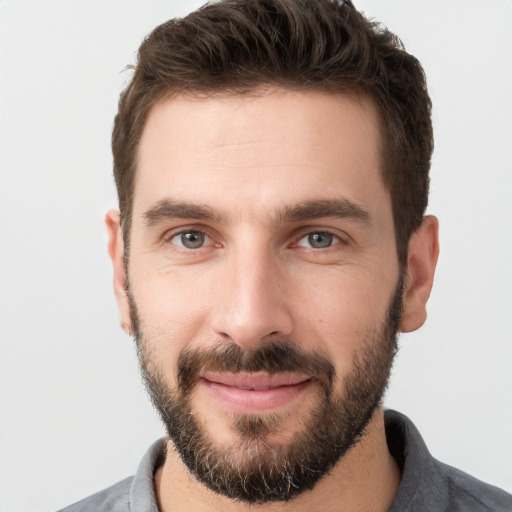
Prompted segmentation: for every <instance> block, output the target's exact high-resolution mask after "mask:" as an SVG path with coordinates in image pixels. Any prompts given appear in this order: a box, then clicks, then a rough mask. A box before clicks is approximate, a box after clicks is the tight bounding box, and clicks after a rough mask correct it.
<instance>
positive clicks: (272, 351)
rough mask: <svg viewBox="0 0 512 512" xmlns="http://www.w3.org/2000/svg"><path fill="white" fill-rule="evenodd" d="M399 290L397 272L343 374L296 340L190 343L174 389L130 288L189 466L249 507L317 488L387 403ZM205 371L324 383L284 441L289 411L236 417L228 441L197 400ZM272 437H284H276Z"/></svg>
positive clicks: (154, 389) (152, 374)
mask: <svg viewBox="0 0 512 512" xmlns="http://www.w3.org/2000/svg"><path fill="white" fill-rule="evenodd" d="M402 290H403V280H402V279H400V280H399V282H398V284H397V287H396V289H395V291H394V295H393V298H392V300H391V302H390V304H389V307H388V311H387V314H386V317H385V319H384V321H383V322H382V324H381V326H380V328H377V329H373V330H369V332H368V333H367V335H366V337H365V339H364V340H363V342H362V343H361V345H360V347H359V348H358V349H357V350H356V352H355V354H354V359H353V362H352V367H351V370H350V372H349V373H348V374H346V375H345V376H344V377H343V378H342V379H340V378H339V377H338V376H337V374H336V369H335V366H334V364H333V363H332V362H331V361H330V360H329V358H328V357H326V355H325V354H323V353H322V352H320V351H311V352H306V351H304V350H303V349H301V348H300V347H299V346H298V345H297V344H296V343H294V342H292V341H290V340H273V341H268V342H264V343H263V342H262V344H261V345H260V346H258V347H257V348H252V349H245V348H242V347H240V346H239V345H237V344H234V343H219V344H217V345H215V346H214V347H209V348H199V349H198V348H186V349H184V350H183V351H182V352H181V353H180V356H179V358H178V364H177V381H176V382H177V384H176V387H175V388H171V387H170V386H169V385H168V384H167V382H166V379H165V378H164V375H163V371H162V369H161V367H160V366H159V364H158V361H156V360H155V359H156V358H154V357H152V353H151V349H150V346H151V340H150V339H147V338H146V337H145V336H144V333H143V332H142V329H141V322H140V320H139V316H138V313H137V308H136V305H135V301H134V298H133V297H132V296H131V294H130V292H129V291H128V296H129V299H130V308H131V320H132V330H133V335H134V337H135V339H136V342H137V352H138V356H139V362H140V366H141V371H142V376H143V379H144V383H145V386H146V388H147V390H148V393H149V395H150V398H151V400H152V402H153V404H154V406H155V408H156V409H157V411H158V412H159V414H160V417H161V419H162V421H163V423H164V425H165V428H166V430H167V434H168V436H169V438H170V440H171V441H172V442H173V444H174V447H175V449H176V452H177V453H178V454H179V456H180V458H181V460H182V461H183V463H184V464H185V465H186V467H187V468H188V470H189V472H190V473H191V474H192V475H194V476H195V477H196V478H197V479H198V480H199V481H200V482H202V483H203V484H204V485H206V486H207V487H208V488H209V489H211V490H212V491H214V492H216V493H219V494H221V495H224V496H226V497H228V498H231V499H233V500H239V501H243V502H246V503H252V504H255V503H258V504H262V503H266V502H271V501H288V500H290V499H292V498H294V497H295V496H297V495H299V494H300V493H302V492H304V491H306V490H309V489H312V488H313V487H314V486H315V485H316V484H317V483H318V481H319V480H320V479H321V478H322V477H323V476H324V475H326V474H327V473H328V472H329V471H330V470H331V469H332V468H333V467H334V466H335V464H336V463H337V462H338V461H339V460H340V459H341V458H342V457H343V456H344V455H345V454H346V453H347V451H348V450H350V448H352V447H353V446H354V445H356V444H357V443H358V442H359V441H360V439H361V438H362V437H363V436H364V435H365V433H366V430H365V429H366V427H367V425H368V424H369V422H370V420H371V419H372V416H373V414H374V412H375V411H376V409H377V408H378V407H379V406H380V404H381V401H382V398H383V395H384V392H385V390H386V387H387V383H388V380H389V375H390V372H391V367H392V364H393V359H394V356H395V354H396V351H397V341H396V338H397V331H398V324H399V321H400V315H401V308H402ZM340 343H342V340H341V341H340ZM207 371H213V372H215V371H217V372H230V373H238V372H247V373H252V372H262V373H267V374H270V375H274V374H278V373H282V372H296V373H298V374H306V375H310V376H311V377H312V380H314V381H316V383H317V384H318V387H317V391H318V392H317V394H318V395H319V399H318V398H317V399H316V403H315V405H314V406H312V407H311V408H310V410H309V411H308V413H307V414H306V415H305V417H304V419H303V420H302V421H301V423H300V428H299V429H298V430H297V431H296V432H295V433H294V434H293V438H292V439H291V440H290V441H289V442H288V444H283V442H282V439H283V436H280V432H281V431H282V427H283V423H285V422H286V420H287V418H288V415H289V414H290V413H289V412H288V413H286V412H285V413H280V414H279V413H274V414H250V415H249V414H234V413H233V414H231V415H230V417H229V419H230V421H231V429H232V431H233V442H231V443H229V444H227V445H222V444H220V443H216V442H215V441H214V440H213V439H212V438H211V437H210V435H209V433H208V430H207V428H206V425H205V422H204V421H201V418H200V413H198V412H197V411H196V410H195V409H194V406H193V404H192V396H193V393H194V389H195V387H196V385H197V383H198V382H199V380H200V378H201V375H203V374H204V373H205V372H207ZM272 435H274V439H275V435H277V436H278V439H280V440H281V443H275V442H272V441H271V436H272Z"/></svg>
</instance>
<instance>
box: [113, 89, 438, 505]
mask: <svg viewBox="0 0 512 512" xmlns="http://www.w3.org/2000/svg"><path fill="white" fill-rule="evenodd" d="M379 137H380V135H379V129H378V122H377V116H376V112H375V109H374V106H373V104H372V103H371V101H369V100H368V99H365V98H362V97H358V96H355V95H327V94H324V93H315V92H294V91H286V90H279V89H278V90H273V91H268V90H262V91H260V94H257V95H251V96H243V97H240V96H228V95H224V96H213V97H210V98H208V99H198V98H192V97H185V96H178V97H173V98H168V99H164V100H162V101H161V102H159V103H158V104H157V105H155V106H154V107H153V109H152V111H151V113H150V116H149V118H148V121H147V125H146V127H145V129H144V133H143V136H142V140H141V143H140V147H139V157H140V161H139V165H138V170H137V178H136V183H135V194H134V203H133V221H132V228H131V233H130V240H131V242H130V255H129V268H128V278H129V282H130V287H131V291H132V294H133V296H134V298H135V300H136V303H137V307H138V311H139V315H140V320H141V326H142V330H143V332H144V333H145V338H146V340H147V342H148V343H149V349H150V350H151V354H152V358H153V361H155V362H157V364H158V365H159V367H160V368H161V370H162V372H163V375H164V378H165V380H166V382H168V383H169V385H170V386H172V387H174V386H175V385H176V361H177V358H178V355H179V353H180V351H181V350H183V349H184V348H186V347H194V348H197V347H208V346H213V345H215V344H216V343H219V342H230V343H237V344H239V345H240V346H242V347H245V348H250V347H256V346H258V344H261V343H265V342H266V341H267V340H269V339H273V338H276V337H278V338H282V339H291V340H293V341H294V342H295V343H297V344H298V345H300V346H301V347H302V348H304V349H305V350H306V351H308V350H309V351H311V350H321V351H322V352H323V353H324V354H325V355H326V356H327V357H328V358H329V359H330V360H331V361H332V362H333V364H334V365H335V368H336V371H337V374H338V377H340V378H342V377H343V376H344V375H346V374H347V373H348V372H350V369H351V365H352V361H353V356H354V353H355V352H356V351H357V349H358V347H359V346H360V345H361V343H363V341H364V340H365V339H366V337H367V334H368V333H369V332H372V331H375V330H377V329H379V327H380V326H381V324H382V322H383V320H384V318H385V314H386V310H387V307H388V305H389V302H390V300H391V297H392V294H393V291H394V289H395V286H396V283H397V281H398V278H399V265H398V258H397V252H396V246H395V236H394V225H393V217H392V210H391V198H390V195H389V192H388V190H387V189H386V188H385V186H384V184H383V181H382V177H381V175H380V155H379ZM171 200H172V201H173V203H172V204H173V205H175V204H176V202H180V203H183V202H186V203H187V204H192V205H200V206H206V207H208V209H209V211H210V212H213V213H214V218H211V219H197V218H193V217H190V216H189V217H186V216H185V217H184V218H181V217H176V216H174V215H168V214H166V215H160V216H158V215H156V217H158V218H157V220H154V219H153V221H152V222H148V218H147V213H146V212H151V211H153V212H155V211H157V210H158V208H157V207H158V205H161V204H162V203H161V202H162V201H171ZM326 200H327V201H338V202H339V201H344V202H345V203H349V204H350V205H356V206H357V207H358V208H359V209H360V210H361V211H362V212H364V213H365V217H364V219H363V218H360V217H355V216H353V215H348V216H347V215H341V216H337V215H334V213H333V212H330V213H328V214H321V216H320V217H318V218H306V219H297V218H290V217H289V216H287V215H284V213H286V212H285V209H286V208H288V210H290V209H293V208H294V207H296V206H297V205H303V204H304V203H306V202H309V203H315V202H316V203H318V202H321V201H326ZM160 210H161V209H160ZM167 213H169V210H168V211H167ZM175 213H176V212H175ZM183 213H184V212H183V211H182V212H181V214H183ZM185 213H187V212H185ZM324 213H325V212H324ZM106 222H107V227H108V231H109V252H110V255H111V258H112V261H113V264H114V288H115V292H116V296H117V299H118V305H119V310H120V315H121V324H122V326H123V328H124V329H125V330H126V331H128V332H129V331H130V329H131V321H130V315H129V307H128V302H127V297H126V293H125V283H126V277H127V276H126V273H125V268H124V265H123V243H122V236H121V231H120V225H119V212H118V211H115V210H113V211H111V212H109V213H108V214H107V219H106ZM187 230H188V231H190V230H194V231H200V232H205V233H206V234H207V235H208V237H207V238H206V242H205V244H204V245H203V246H202V247H200V248H198V249H187V248H184V247H182V246H180V243H181V237H180V235H179V233H181V232H184V231H185V232H186V231H187ZM318 232H321V233H325V232H328V233H331V234H333V235H334V236H333V239H332V245H330V246H329V247H325V248H313V247H311V246H310V243H309V242H310V239H309V238H308V235H309V234H311V233H318ZM437 232H438V225H437V220H436V219H435V218H434V217H426V218H425V220H424V222H423V224H422V226H421V227H420V228H419V230H418V231H417V232H416V233H415V234H414V235H413V237H412V239H411V241H410V245H409V258H408V265H407V269H406V281H405V292H404V298H403V315H402V318H401V323H400V330H401V331H402V332H408V331H412V330H415V329H417V328H418V327H420V326H421V325H422V324H423V323H424V321H425V318H426V310H425V305H426V301H427V299H428V296H429V293H430V289H431V286H432V281H433V277H434V270H435V265H436V261H437V256H438V251H439V247H438V238H437ZM217 398H218V397H216V396H214V395H213V396H212V393H211V392H209V391H207V390H205V388H204V387H202V386H198V387H197V390H195V391H194V395H193V405H194V409H195V410H196V413H197V414H198V415H199V416H200V418H201V419H202V420H203V421H204V424H205V425H206V428H207V430H208V433H209V435H210V436H211V437H212V439H214V440H215V441H216V442H217V443H218V444H220V445H225V446H227V447H229V446H230V443H233V442H236V441H237V439H236V434H235V433H234V432H233V429H232V428H231V423H230V416H229V414H230V412H232V411H231V410H230V406H229V404H228V405H226V403H225V402H223V401H222V400H219V399H217ZM318 399H319V391H318V389H317V388H316V387H315V385H314V383H313V384H311V385H308V386H305V388H304V389H303V390H302V391H301V392H300V393H298V395H297V396H295V397H292V398H291V399H290V400H289V401H287V402H286V403H284V404H279V405H276V406H270V408H269V411H270V412H279V413H282V414H284V415H286V420H285V421H284V423H283V425H282V432H281V433H280V435H279V436H276V435H274V436H273V437H272V438H271V439H269V442H271V443H274V444H276V443H287V442H288V440H289V439H290V438H291V437H293V435H294V433H295V432H297V430H298V429H300V428H301V420H303V419H304V417H305V415H306V414H307V412H308V411H309V410H310V409H311V407H312V406H313V405H314V404H315V401H316V400H318ZM248 404H249V405H248V406H247V407H249V409H250V407H251V402H250V400H249V402H248ZM272 407H274V408H272ZM399 478H400V476H399V471H398V469H397V467H396V464H395V462H394V460H393V458H392V457H391V456H390V454H389V452H388V449H387V445H386V440H385V432H384V421H383V412H382V410H381V409H379V410H378V411H377V412H376V413H375V415H374V417H373V418H372V420H371V422H370V424H369V425H368V428H367V435H366V436H365V437H363V439H362V440H361V441H360V442H359V443H358V444H357V445H356V446H355V447H353V448H352V449H351V450H350V451H349V452H348V453H347V454H346V456H345V457H343V458H342V460H340V461H339V462H338V464H337V465H336V466H335V468H334V469H333V471H332V472H330V473H329V475H327V476H326V477H324V478H323V479H322V480H321V481H320V482H319V483H318V485H317V486H316V487H315V488H314V489H313V490H311V491H308V492H305V493H303V494H301V495H299V496H298V497H297V498H295V499H293V500H292V501H290V502H288V503H269V504H266V505H257V506H252V508H255V509H260V508H261V509H264V510H274V509H275V510H308V511H310V510H314V509H317V510H318V509H321V510H325V511H329V510H351V511H358V510H361V511H362V510H372V511H375V512H377V511H379V510H383V511H384V510H387V509H388V508H389V506H390V505H391V503H392V501H393V498H394V495H395V494H396V491H397V489H398V485H399ZM155 487H156V492H157V496H158V500H159V504H160V506H161V509H162V510H164V511H166V512H168V511H173V510H195V511H196V510H197V511H199V510H210V511H211V510H223V511H224V512H225V511H228V510H229V511H231V510H245V509H246V508H248V505H246V504H243V503H238V502H233V501H231V500H228V499H227V498H224V497H222V496H218V495H216V494H214V493H213V492H211V491H209V490H208V489H206V488H205V487H204V486H203V485H201V484H200V483H199V482H198V481H196V480H195V479H194V478H193V477H191V476H190V475H189V474H188V473H187V471H186V469H185V467H184V466H183V464H182V462H181V461H180V459H179V457H178V456H177V454H176V453H175V452H174V450H173V446H172V445H170V446H169V455H168V457H167V460H166V462H165V464H164V466H163V467H162V468H160V469H159V470H158V472H157V474H156V475H155Z"/></svg>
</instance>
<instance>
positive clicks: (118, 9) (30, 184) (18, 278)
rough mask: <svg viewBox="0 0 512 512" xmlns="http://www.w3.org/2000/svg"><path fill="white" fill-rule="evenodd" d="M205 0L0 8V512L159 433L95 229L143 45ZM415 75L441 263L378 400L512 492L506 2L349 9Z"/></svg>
mask: <svg viewBox="0 0 512 512" xmlns="http://www.w3.org/2000/svg"><path fill="white" fill-rule="evenodd" d="M199 5H200V2H197V1H192V2H188V1H187V2H185V1H183V0H181V1H172V0H166V1H164V0H137V1H136V0H122V1H121V0H115V1H113V0H109V1H100V0H88V1H87V2H83V1H78V0H76V1H70V0H45V1H44V2H42V1H39V0H32V1H28V0H0V80H1V82H0V209H1V215H0V245H1V249H0V336H1V345H0V511H1V512H16V511H24V512H27V511H50V510H55V509H57V508H60V507H62V506H64V505H67V504H70V503H72V502H74V501H76V500H78V499H80V498H82V497H85V496H86V495H89V494H91V493H92V492H94V491H97V490H100V489H101V488H104V487H106V486H108V485H110V484H112V483H114V482H116V481H118V480H120V479H122V478H124V477H126V476H128V475H130V474H133V473H134V471H135V469H136V467H137V464H138V462H139V460H140V458H141V457H142V455H143V453H144V451H145V450H146V448H147V447H148V446H149V444H150V443H151V442H152V441H153V440H155V439H156V438H158V437H160V436H161V435H162V434H163V429H162V427H161V425H160V423H159V421H158V419H157V417H156V414H155V412H154V411H153V410H152V408H151V406H150V405H149V403H148V401H147V399H146V396H145V392H144V390H143V387H142V385H141V382H140V377H139V373H138V368H137V362H136V359H135V352H134V347H133V342H132V340H131V339H130V338H129V337H127V336H126V335H124V334H123V333H122V332H121V329H120V328H119V325H118V315H117V310H116V307H115V301H114V297H113V292H112V289H111V280H112V277H111V268H110V262H109V260H108V257H107V251H106V234H105V230H104V226H103V216H104V213H105V212H106V210H107V209H108V208H110V207H112V206H115V205H116V195H115V188H114V185H113V179H112V176H111V153H110V146H109V144H110V131H111V127H112V120H113V117H114V114H115V111H116V105H117V99H118V96H119V93H120V92H121V90H122V88H123V86H124V85H125V84H126V82H127V80H128V79H129V76H130V73H129V72H126V71H123V69H124V68H125V66H126V65H127V64H129V63H133V61H134V54H135V52H136V49H137V48H138V46H139V44H140V42H141V40H142V38H143V37H144V36H145V35H146V34H147V33H148V32H149V31H150V30H151V29H152V28H153V27H155V26H156V25H157V24H159V23H161V22H163V21H165V20H166V19H168V18H171V17H174V16H181V15H184V14H185V13H186V12H188V11H189V10H192V9H194V8H196V7H198V6H199ZM356 5H357V6H358V7H359V8H361V9H362V10H364V11H365V12H366V13H367V14H368V15H370V16H372V17H375V18H376V19H378V20H380V21H383V22H384V23H385V24H387V25H388V27H389V28H390V29H391V30H392V31H394V32H396V33H397V34H398V35H399V36H400V37H401V38H402V40H403V41H404V43H405V45H406V48H407V49H408V50H409V51H410V52H411V53H413V54H415V55H416V56H417V57H418V58H419V59H420V61H421V62H422V63H423V65H424V67H425V70H426V73H427V77H428V82H429V86H430V91H431V96H432V100H433V104H434V123H435V137H436V149H435V154H434V159H433V165H432V192H431V201H430V206H429V210H428V211H429V212H430V213H435V214H436V215H437V216H438V217H439V219H440V222H441V249H442V252H441V257H440V261H439V266H438V272H437V278H436V282H435V286H434V291H433V293H432V296H431V301H430V306H429V319H428V321H427V324H426V325H425V326H424V327H423V328H422V329H421V330H420V331H418V332H416V333H414V334H411V335H407V336H402V337H401V341H400V345H401V347H402V348H401V350H400V354H399V357H398V360H397V362H396V364H395V367H394V370H393V376H392V383H391V386H390V389H389V391H388V393H387V398H386V405H387V406H388V407H392V408H396V409H398V410H400V411H402V412H404V413H406V414H407V415H408V416H409V417H410V418H411V419H412V420H413V421H414V422H415V423H416V425H417V426H418V427H419V429H420V431H421V432H422V434H423V436H424V437H425V440H426V442H427V444H428V446H429V448H430V450H431V452H432V453H433V454H434V456H436V457H437V458H439V459H441V460H443V461H444V462H447V463H448V464H451V465H454V466H457V467H459V468H461V469H463V470H465V471H467V472H469V473H471V474H473V475H475V476H476V477H478V478H481V479H483V480H485V481H488V482H491V483H494V484H496V485H498V486H501V487H503V488H505V489H507V490H508V491H509V492H510V491H512V464H511V460H512V434H511V433H512V411H511V399H510V396H511V392H512V370H511V362H512V336H511V317H512V264H511V262H512V229H511V222H512V200H511V194H512V151H511V145H512V128H511V123H512V103H511V92H512V2H511V1H510V0H486V1H485V2H482V1H477V0H456V1H455V0H450V1H447V0H430V1H428V2H426V1H422V2H420V1H411V0H358V1H357V0H356Z"/></svg>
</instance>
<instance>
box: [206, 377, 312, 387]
mask: <svg viewBox="0 0 512 512" xmlns="http://www.w3.org/2000/svg"><path fill="white" fill-rule="evenodd" d="M202 378H203V379H205V380H208V381H210V382H213V383H216V384H223V385H224V386H231V387H236V388H240V389H249V390H255V391H263V390H267V389H273V388H278V387H281V386H293V385H296V384H302V383H303V382H306V381H307V380H309V379H310V378H311V377H310V376H308V375H298V374H296V373H286V372H285V373H278V374H275V375H270V374H268V373H225V372H206V373H205V374H204V375H202Z"/></svg>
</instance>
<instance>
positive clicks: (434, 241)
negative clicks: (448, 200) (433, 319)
mask: <svg viewBox="0 0 512 512" xmlns="http://www.w3.org/2000/svg"><path fill="white" fill-rule="evenodd" d="M438 256H439V222H438V220H437V219H436V218H435V217H433V216H431V215H428V216H426V217H425V218H424V219H423V222H422V223H421V226H420V227H419V229H418V230H417V231H416V232H415V233H414V234H413V235H412V237H411V240H410V241H409V254H408V257H407V271H406V277H405V285H404V294H403V299H402V317H401V319H400V326H399V330H400V331H401V332H411V331H415V330H416V329H419V328H420V327H421V326H422V325H423V324H424V323H425V320H426V319H427V300H428V298H429V296H430V290H431V289H432V283H433V282H434V273H435V270H436V264H437V258H438Z"/></svg>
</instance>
